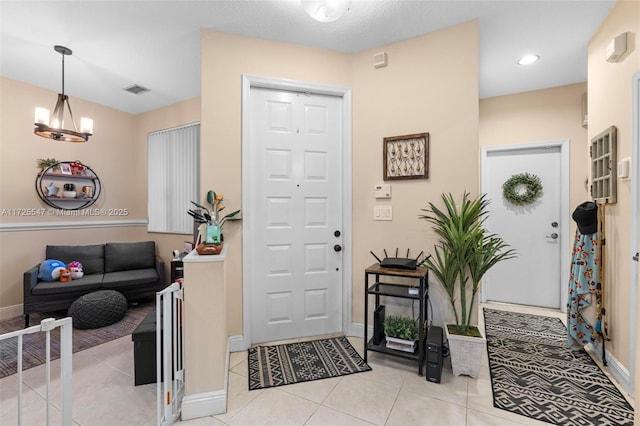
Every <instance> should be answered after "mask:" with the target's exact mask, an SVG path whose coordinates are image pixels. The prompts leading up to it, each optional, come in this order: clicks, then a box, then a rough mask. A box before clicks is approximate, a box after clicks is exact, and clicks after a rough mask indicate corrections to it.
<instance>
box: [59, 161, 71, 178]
mask: <svg viewBox="0 0 640 426" xmlns="http://www.w3.org/2000/svg"><path fill="white" fill-rule="evenodd" d="M59 164H60V173H62V174H63V175H70V174H71V165H70V164H69V163H66V162H65V163H59Z"/></svg>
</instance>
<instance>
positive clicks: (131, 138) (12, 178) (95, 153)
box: [0, 78, 200, 316]
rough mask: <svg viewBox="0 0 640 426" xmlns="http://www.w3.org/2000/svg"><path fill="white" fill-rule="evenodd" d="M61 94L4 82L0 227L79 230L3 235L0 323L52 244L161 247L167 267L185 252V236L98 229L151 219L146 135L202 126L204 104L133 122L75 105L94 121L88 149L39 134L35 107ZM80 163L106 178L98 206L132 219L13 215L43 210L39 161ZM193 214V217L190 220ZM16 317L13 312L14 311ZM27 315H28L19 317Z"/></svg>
mask: <svg viewBox="0 0 640 426" xmlns="http://www.w3.org/2000/svg"><path fill="white" fill-rule="evenodd" d="M56 96H57V93H55V92H51V91H49V90H46V89H42V88H38V87H35V86H32V85H29V84H25V83H21V82H18V81H16V80H11V79H7V78H0V154H1V155H0V211H3V212H4V213H3V214H2V216H0V223H1V224H2V226H3V227H6V226H8V225H11V226H15V225H16V224H25V227H26V228H30V227H31V228H33V227H35V226H37V225H39V224H42V223H43V222H45V223H54V224H55V225H56V226H65V225H72V224H74V226H73V229H48V230H41V229H37V228H33V229H28V230H17V231H4V230H3V231H2V232H0V316H1V315H2V309H7V308H10V307H15V306H17V305H20V304H21V303H22V273H23V272H24V271H25V270H26V269H28V268H30V267H32V266H34V265H36V264H37V263H39V262H41V261H42V260H43V258H44V250H45V246H46V245H47V244H97V243H104V242H107V241H141V240H147V239H149V240H155V241H156V242H157V243H158V254H159V255H160V256H161V257H162V258H163V259H164V260H165V262H167V272H168V262H169V261H170V260H171V251H172V250H173V249H174V248H177V249H181V248H182V241H183V240H184V239H185V238H184V236H182V235H171V234H148V233H147V232H146V225H135V226H116V227H97V228H96V227H91V228H89V227H88V226H95V225H96V224H97V223H98V222H104V221H108V222H113V223H112V225H130V224H131V222H135V223H140V222H145V221H146V220H147V144H146V140H147V139H146V133H147V132H149V131H152V130H160V129H164V128H168V127H173V126H176V125H180V124H186V123H190V122H194V121H198V120H199V119H200V100H199V98H197V99H193V100H190V101H185V102H181V103H179V104H176V105H172V106H170V107H167V108H163V109H160V110H157V111H152V112H149V113H145V114H141V115H139V116H134V115H131V114H128V113H125V112H121V111H117V110H114V109H111V108H107V107H104V106H101V105H97V104H94V103H90V102H86V101H83V100H82V99H76V98H71V99H70V103H71V105H72V108H73V110H74V112H75V113H76V114H80V113H81V114H82V115H83V116H84V115H87V116H89V117H92V118H93V119H94V125H95V128H94V136H92V137H91V138H90V139H89V142H87V143H65V142H55V141H52V140H49V139H43V138H41V137H39V136H36V135H34V134H33V127H34V126H33V117H34V108H35V107H36V106H44V107H48V108H49V109H51V108H53V103H54V102H55V99H56ZM50 157H54V158H56V159H58V160H61V161H64V160H67V161H72V160H80V161H81V162H83V163H84V164H86V165H88V166H90V167H91V168H92V169H93V170H94V171H95V172H96V173H97V175H98V176H99V178H100V181H101V184H102V189H103V192H102V194H101V195H100V199H99V200H98V201H97V202H96V204H94V206H93V207H96V208H105V209H107V210H108V209H127V212H128V213H127V215H125V216H109V215H105V216H95V217H86V216H85V217H80V218H79V217H69V216H65V217H60V216H56V215H55V214H54V215H48V214H47V215H46V216H24V215H22V216H17V215H11V214H10V213H9V212H10V211H12V209H23V208H33V209H44V211H45V212H48V211H49V207H48V206H47V205H46V204H45V203H44V202H42V201H41V200H40V198H39V197H38V196H37V194H36V191H35V189H34V182H35V179H36V176H37V173H38V171H39V169H38V167H37V165H36V159H38V158H50ZM185 214H186V213H185ZM11 312H12V313H13V314H15V313H14V311H13V309H11ZM19 312H21V311H19Z"/></svg>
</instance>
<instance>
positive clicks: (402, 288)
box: [364, 263, 429, 376]
mask: <svg viewBox="0 0 640 426" xmlns="http://www.w3.org/2000/svg"><path fill="white" fill-rule="evenodd" d="M372 275H373V276H374V277H375V282H374V283H373V284H372V285H371V286H369V277H371V276H372ZM380 277H399V278H411V279H414V280H416V281H417V284H418V286H417V287H415V286H413V287H412V286H409V285H404V284H392V283H385V282H381V281H380ZM364 280H365V292H364V341H365V345H364V361H365V362H367V352H368V351H374V352H381V353H385V354H388V355H394V356H399V357H402V358H407V359H413V360H417V361H418V375H420V376H422V369H423V364H424V353H425V350H424V349H425V327H424V321H425V319H426V318H427V300H428V298H429V270H428V269H427V268H425V267H418V268H417V269H394V268H383V267H382V266H380V264H379V263H374V264H373V265H371V266H369V267H368V268H367V269H365V270H364ZM410 289H413V290H414V291H413V292H412V293H411V292H410ZM414 293H415V294H414ZM369 295H375V308H378V306H380V296H387V297H399V298H402V299H413V300H418V302H419V305H420V308H419V312H418V350H417V353H416V352H413V353H411V352H403V351H398V350H395V349H390V348H387V346H386V343H385V341H384V340H383V341H382V342H380V343H379V344H376V343H374V338H375V336H374V337H372V338H371V339H369V337H368V322H369Z"/></svg>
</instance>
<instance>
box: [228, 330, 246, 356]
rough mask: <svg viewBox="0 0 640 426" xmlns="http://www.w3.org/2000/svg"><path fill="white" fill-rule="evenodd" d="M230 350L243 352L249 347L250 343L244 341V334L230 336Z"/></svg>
mask: <svg viewBox="0 0 640 426" xmlns="http://www.w3.org/2000/svg"><path fill="white" fill-rule="evenodd" d="M228 344H229V352H242V351H246V350H247V349H249V346H250V345H249V344H247V343H246V342H245V341H244V336H242V335H241V334H236V335H235V336H229V340H228Z"/></svg>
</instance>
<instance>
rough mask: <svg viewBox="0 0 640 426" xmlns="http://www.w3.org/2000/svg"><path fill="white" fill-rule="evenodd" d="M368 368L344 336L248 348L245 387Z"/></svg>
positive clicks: (341, 373)
mask: <svg viewBox="0 0 640 426" xmlns="http://www.w3.org/2000/svg"><path fill="white" fill-rule="evenodd" d="M369 370H371V367H369V366H368V365H367V363H366V362H364V360H363V359H362V358H361V357H360V355H358V352H356V350H355V349H354V348H353V346H351V343H349V341H348V340H347V338H346V337H344V336H341V337H334V338H331V339H319V340H312V341H308V342H296V343H287V344H281V345H272V346H256V347H253V348H249V390H255V389H264V388H270V387H274V386H283V385H290V384H293V383H298V382H308V381H310V380H319V379H327V378H329V377H338V376H346V375H348V374H353V373H360V372H363V371H369Z"/></svg>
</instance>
